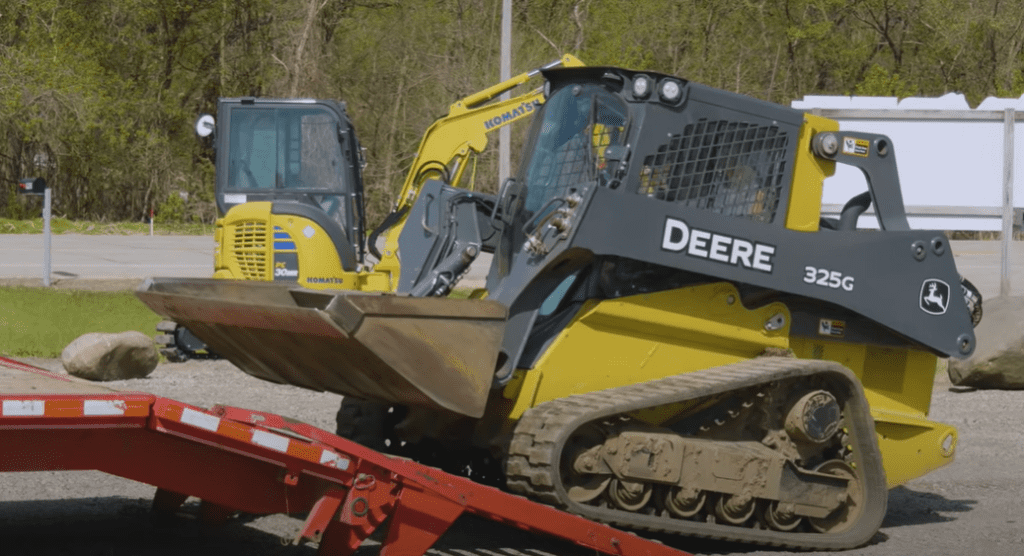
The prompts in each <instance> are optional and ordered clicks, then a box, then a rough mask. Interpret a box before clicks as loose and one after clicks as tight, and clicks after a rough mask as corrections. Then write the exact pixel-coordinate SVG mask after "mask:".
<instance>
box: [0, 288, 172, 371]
mask: <svg viewBox="0 0 1024 556" xmlns="http://www.w3.org/2000/svg"><path fill="white" fill-rule="evenodd" d="M160 320H161V318H160V316H159V315H157V314H156V313H154V312H152V311H150V310H149V308H148V307H146V306H145V305H143V304H142V302H141V301H139V300H138V299H137V298H136V297H135V295H134V294H132V293H131V292H93V291H81V290H56V289H50V288H22V287H13V288H6V287H0V355H7V356H16V357H60V353H61V351H63V350H64V347H65V346H67V345H68V344H69V343H71V341H72V340H74V339H75V338H77V337H79V336H81V335H82V334H86V333H88V332H125V331H129V330H138V331H139V332H142V333H143V334H146V335H147V336H153V335H154V334H156V325H157V323H158V322H160Z"/></svg>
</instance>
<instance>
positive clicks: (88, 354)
mask: <svg viewBox="0 0 1024 556" xmlns="http://www.w3.org/2000/svg"><path fill="white" fill-rule="evenodd" d="M60 358H61V362H62V363H63V364H64V370H66V371H67V372H68V373H69V374H72V375H74V376H77V377H79V378H84V379H87V380H96V381H108V380H123V379H128V378H142V377H145V376H148V375H149V373H152V372H153V369H155V368H156V365H157V363H159V362H160V356H159V354H157V351H156V346H155V345H154V344H153V339H152V338H150V337H149V336H147V335H145V334H143V333H142V332H137V331H130V332H119V333H115V334H108V333H103V332H90V333H88V334H83V335H82V336H79V337H78V338H76V339H75V340H74V341H72V342H71V343H70V344H68V345H67V347H65V348H64V351H63V352H61V354H60Z"/></svg>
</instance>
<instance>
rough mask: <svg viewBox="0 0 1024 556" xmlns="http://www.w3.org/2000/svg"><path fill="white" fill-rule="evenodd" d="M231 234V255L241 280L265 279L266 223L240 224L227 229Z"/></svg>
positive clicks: (229, 254)
mask: <svg viewBox="0 0 1024 556" xmlns="http://www.w3.org/2000/svg"><path fill="white" fill-rule="evenodd" d="M229 230H230V233H231V234H232V241H231V242H229V244H230V245H231V253H228V256H229V257H231V258H233V259H234V262H235V264H236V265H237V266H238V269H239V271H240V273H241V278H242V279H243V280H266V279H267V278H266V277H267V224H266V222H259V221H250V222H240V223H238V224H236V225H234V226H232V227H230V228H229Z"/></svg>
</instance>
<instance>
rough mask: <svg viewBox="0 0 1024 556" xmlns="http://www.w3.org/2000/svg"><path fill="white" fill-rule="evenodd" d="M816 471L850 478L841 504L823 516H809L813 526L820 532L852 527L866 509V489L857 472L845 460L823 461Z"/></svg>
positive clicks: (838, 531)
mask: <svg viewBox="0 0 1024 556" xmlns="http://www.w3.org/2000/svg"><path fill="white" fill-rule="evenodd" d="M815 471H818V472H820V473H827V474H829V475H836V476H838V477H843V478H845V479H849V481H850V482H849V487H848V489H847V491H846V493H847V497H846V500H845V501H844V502H843V504H842V505H841V506H839V507H838V508H836V510H835V511H833V512H832V513H831V514H829V515H828V516H826V517H822V518H807V522H808V523H810V524H811V528H812V529H814V530H815V531H817V532H819V533H840V532H842V531H845V530H846V529H848V528H850V526H852V525H853V524H855V523H856V522H857V520H858V519H859V518H860V514H861V513H862V512H863V511H864V491H863V488H862V486H861V483H860V479H859V478H858V476H857V473H856V472H855V471H854V470H853V468H851V467H850V465H849V464H848V463H846V462H845V461H843V460H838V459H833V460H828V461H826V462H823V463H822V464H821V465H819V466H818V467H817V468H815Z"/></svg>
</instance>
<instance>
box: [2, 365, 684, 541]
mask: <svg viewBox="0 0 1024 556" xmlns="http://www.w3.org/2000/svg"><path fill="white" fill-rule="evenodd" d="M0 445H2V446H3V447H4V449H3V450H2V451H0V472H14V471H44V470H51V471H52V470H88V469H97V470H100V471H103V472H106V473H111V474H113V475H117V476H120V477H126V478H128V479H132V480H136V481H140V482H143V483H147V484H151V485H154V486H156V487H157V491H156V496H155V499H154V505H153V507H154V511H156V512H173V511H175V510H176V509H177V508H178V506H180V505H181V504H183V503H184V502H185V500H186V499H187V498H188V497H189V496H194V497H196V498H199V499H201V500H202V504H201V506H200V507H201V510H200V515H201V517H203V518H205V519H210V520H219V519H223V518H225V517H227V516H230V515H231V514H233V513H235V512H246V513H250V514H257V515H264V514H274V513H289V514H294V513H301V514H307V515H308V517H307V518H306V521H305V524H304V526H303V527H302V529H301V531H300V532H299V534H298V535H297V536H296V538H295V539H294V542H295V543H296V544H298V543H302V542H306V541H312V542H316V543H318V544H319V549H318V554H325V555H327V554H331V555H347V554H351V553H352V552H354V551H355V550H356V548H358V547H359V545H360V544H361V543H362V542H363V540H365V539H366V538H367V537H368V536H369V535H370V534H371V533H372V532H373V531H374V530H375V529H377V527H379V526H380V525H381V524H382V523H384V521H385V519H386V518H388V517H390V518H391V519H390V523H389V525H388V528H387V533H386V535H385V537H384V539H385V540H384V541H383V543H382V545H381V554H382V555H384V556H388V555H391V556H395V555H400V556H412V555H419V554H424V553H425V552H426V551H427V549H429V548H430V547H431V546H432V545H433V544H434V542H435V541H437V539H438V538H440V536H441V535H442V534H444V532H445V531H446V530H447V529H448V527H449V526H451V525H452V523H454V522H455V520H456V519H457V518H458V517H459V516H460V515H462V514H463V513H467V514H474V515H477V516H481V517H483V518H486V519H490V520H493V521H496V522H499V523H502V524H505V525H508V526H510V527H516V528H519V529H522V530H526V531H531V532H536V533H544V534H548V535H552V536H554V537H559V538H562V539H566V540H569V541H571V542H574V543H576V544H578V545H580V546H583V547H587V548H590V549H593V550H596V551H599V552H602V553H604V554H611V555H630V556H632V555H652V556H654V555H658V556H680V555H683V554H685V553H683V552H681V551H679V550H676V549H673V548H670V547H667V546H665V545H662V544H659V543H657V542H654V541H650V540H647V539H643V538H640V537H637V536H635V535H633V534H631V533H626V532H623V531H619V530H617V529H614V528H612V527H609V526H606V525H602V524H599V523H595V522H593V521H589V520H586V519H583V518H581V517H578V516H574V515H570V514H567V513H565V512H562V511H559V510H557V509H555V508H552V507H549V506H544V505H541V504H538V503H535V502H531V501H529V500H526V499H525V498H522V497H519V496H515V495H512V494H508V493H505V492H502V491H500V490H498V489H495V488H492V487H488V486H483V485H480V484H477V483H474V482H472V481H470V480H469V479H466V478H462V477H457V476H454V475H450V474H448V473H445V472H442V471H440V470H438V469H435V468H432V467H427V466H424V465H420V464H417V463H415V462H412V461H408V460H404V459H399V458H393V457H389V456H387V455H384V454H381V453H378V452H375V451H373V450H370V449H368V448H365V447H363V446H360V445H359V444H355V443H353V442H351V441H349V440H345V439H343V438H340V437H338V436H335V435H333V434H331V433H328V432H325V431H323V430H321V429H318V428H315V427H312V426H310V425H306V424H303V423H297V422H294V421H291V420H289V419H287V418H285V417H281V416H279V415H274V414H270V413H263V412H259V411H251V410H247V409H239V408H235V407H224V406H215V407H213V408H211V409H203V408H199V407H195V406H192V405H189V404H186V403H182V402H178V401H175V400H171V399H168V398H163V397H159V396H155V395H153V394H147V393H142V392H120V391H117V390H111V389H109V388H104V387H102V386H99V385H96V384H92V383H88V382H85V381H79V380H75V379H73V378H69V377H67V376H63V375H58V374H54V373H50V372H48V371H45V370H43V369H39V368H37V367H33V366H30V365H25V364H23V363H20V362H18V361H14V360H12V359H7V358H4V357H0Z"/></svg>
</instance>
